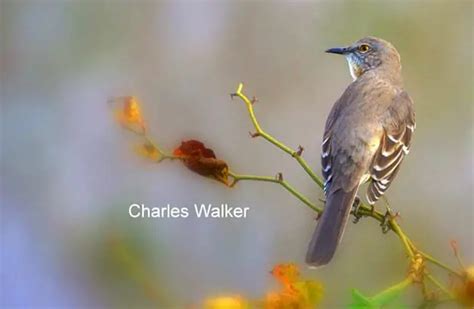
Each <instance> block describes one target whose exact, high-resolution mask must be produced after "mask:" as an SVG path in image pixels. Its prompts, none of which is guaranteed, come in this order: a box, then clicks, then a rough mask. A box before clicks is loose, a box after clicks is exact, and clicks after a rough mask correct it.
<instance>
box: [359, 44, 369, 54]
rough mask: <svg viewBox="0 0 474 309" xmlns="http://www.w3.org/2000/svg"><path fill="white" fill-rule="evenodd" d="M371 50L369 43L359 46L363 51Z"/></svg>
mask: <svg viewBox="0 0 474 309" xmlns="http://www.w3.org/2000/svg"><path fill="white" fill-rule="evenodd" d="M369 50H370V46H369V45H367V44H362V45H361V46H359V51H360V52H361V53H366V52H368V51H369Z"/></svg>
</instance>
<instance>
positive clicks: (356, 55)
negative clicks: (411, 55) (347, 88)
mask: <svg viewBox="0 0 474 309" xmlns="http://www.w3.org/2000/svg"><path fill="white" fill-rule="evenodd" d="M326 52H327V53H332V54H340V55H344V56H345V57H346V59H347V62H348V64H349V70H350V72H351V76H352V78H353V79H354V80H356V79H357V78H358V77H359V76H361V75H362V74H364V73H365V72H368V71H370V70H374V69H378V68H384V69H385V70H384V71H387V73H399V72H400V70H401V64H400V55H399V54H398V52H397V50H396V49H395V47H393V45H392V44H390V43H389V42H387V41H385V40H382V39H379V38H375V37H365V38H363V39H360V40H358V41H357V42H355V43H353V44H352V45H350V46H347V47H335V48H330V49H328V50H326Z"/></svg>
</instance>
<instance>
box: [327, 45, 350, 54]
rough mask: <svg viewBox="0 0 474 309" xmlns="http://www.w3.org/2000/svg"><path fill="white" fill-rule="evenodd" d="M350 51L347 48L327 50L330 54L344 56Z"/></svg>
mask: <svg viewBox="0 0 474 309" xmlns="http://www.w3.org/2000/svg"><path fill="white" fill-rule="evenodd" d="M348 51H349V48H347V47H334V48H330V49H328V50H326V52H327V53H330V54H338V55H344V54H346V53H347V52H348Z"/></svg>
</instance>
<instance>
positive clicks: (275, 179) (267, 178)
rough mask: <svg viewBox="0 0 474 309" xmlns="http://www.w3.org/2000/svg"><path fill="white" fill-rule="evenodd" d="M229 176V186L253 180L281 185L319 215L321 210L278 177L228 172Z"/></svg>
mask: <svg viewBox="0 0 474 309" xmlns="http://www.w3.org/2000/svg"><path fill="white" fill-rule="evenodd" d="M229 176H231V177H232V178H233V179H234V181H233V183H232V184H231V186H235V185H236V184H237V182H239V181H241V180H253V181H264V182H272V183H276V184H279V185H281V186H282V187H284V188H285V189H286V190H288V191H289V192H290V193H291V194H292V195H294V196H295V197H296V198H298V199H299V200H300V201H302V202H303V203H304V204H305V205H306V206H308V207H309V208H311V209H312V210H314V211H316V212H317V213H321V212H322V209H321V208H319V207H318V206H316V205H315V204H313V203H312V202H311V201H310V200H309V199H308V198H307V197H306V196H304V195H303V194H301V193H300V192H298V191H297V190H296V189H295V188H294V187H293V186H292V185H290V184H289V183H288V182H287V181H286V180H284V179H283V178H278V177H270V176H256V175H240V174H236V173H234V172H232V171H229Z"/></svg>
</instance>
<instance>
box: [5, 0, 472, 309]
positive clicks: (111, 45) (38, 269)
mask: <svg viewBox="0 0 474 309" xmlns="http://www.w3.org/2000/svg"><path fill="white" fill-rule="evenodd" d="M0 8H1V10H0V12H1V13H0V14H1V26H0V34H1V39H0V48H1V58H0V66H1V68H0V79H1V197H0V199H1V238H0V239H1V253H0V255H1V272H0V276H1V277H0V279H1V296H0V299H1V304H2V305H4V306H6V307H12V306H15V305H20V306H26V307H35V306H38V307H39V306H47V307H73V306H80V307H92V306H99V307H102V306H144V307H145V306H156V305H158V306H160V307H176V306H178V307H179V306H185V305H193V304H194V305H195V304H199V303H201V302H202V300H203V299H206V298H208V297H211V296H216V295H225V294H239V295H243V296H245V297H251V298H257V297H261V296H262V295H264V293H265V292H267V291H268V290H270V289H271V288H274V287H275V285H274V282H273V279H272V278H271V276H270V275H269V274H268V271H269V270H270V269H271V268H272V267H273V265H275V264H277V263H281V262H286V261H292V262H295V263H298V264H299V265H303V261H304V254H305V250H306V246H307V243H308V241H309V238H310V236H311V233H312V231H313V228H314V225H315V223H314V221H313V218H314V213H312V212H311V211H310V210H308V209H307V208H305V207H304V206H302V205H301V204H300V203H299V202H298V201H297V200H296V199H294V198H293V197H292V196H291V195H289V194H288V193H287V192H285V191H284V190H283V189H282V188H280V187H278V186H276V185H273V184H265V183H250V182H242V183H240V184H239V185H238V186H237V187H236V188H233V189H228V188H226V187H224V186H223V185H222V184H220V183H218V182H215V181H212V180H208V179H205V178H202V177H200V176H199V175H196V174H193V173H191V172H189V171H188V170H186V169H185V168H184V167H182V166H181V165H180V164H178V163H174V162H163V163H162V164H159V165H156V164H153V163H150V162H147V161H146V160H143V159H142V158H140V157H138V156H137V155H136V154H135V153H134V152H133V150H132V148H133V147H132V145H134V142H136V140H135V139H134V138H133V137H132V136H130V134H128V133H127V132H125V131H123V130H121V129H120V128H119V126H118V125H117V123H116V122H115V121H114V119H113V117H112V114H111V111H110V107H109V106H108V105H107V104H106V102H107V99H108V98H110V97H112V96H120V95H135V96H137V97H138V98H139V99H140V100H141V102H142V108H143V111H144V114H145V118H146V119H147V121H148V123H149V125H150V128H151V130H152V134H153V136H154V137H155V138H156V140H158V141H159V143H160V144H161V145H163V147H165V148H168V149H172V148H173V147H175V146H177V145H178V144H179V142H180V141H181V140H183V139H188V138H197V139H200V140H202V141H204V142H205V143H206V144H208V145H209V146H211V147H212V148H213V149H214V150H215V151H216V153H217V155H218V156H219V157H221V158H223V159H225V160H226V161H227V162H228V163H229V165H230V166H231V168H232V169H233V170H235V171H237V172H240V173H254V174H259V175H274V174H276V173H277V172H283V173H284V175H285V178H286V179H287V180H289V181H291V182H292V183H293V184H294V185H295V186H297V187H298V188H299V189H300V190H301V191H302V192H304V193H305V194H306V195H307V196H309V197H310V198H311V199H312V200H314V201H316V202H317V203H320V202H318V199H319V198H322V193H321V190H320V189H318V188H317V187H316V186H315V185H314V184H313V183H312V182H311V180H310V179H309V178H308V177H307V175H305V174H304V172H303V171H302V170H301V169H300V168H299V166H298V165H297V164H296V162H294V161H293V160H292V159H291V158H290V157H288V156H287V155H285V154H284V153H283V152H281V151H279V150H277V149H275V148H274V147H273V146H272V145H269V144H268V143H265V142H264V141H263V140H260V139H251V138H249V136H248V133H247V132H248V131H249V130H252V127H251V123H250V121H249V119H248V116H247V114H246V110H245V107H244V106H243V104H241V103H240V102H238V101H236V100H234V101H230V98H229V93H231V92H233V91H235V89H236V86H237V84H238V83H239V82H240V81H243V82H244V83H245V84H246V93H248V94H249V96H252V95H256V96H258V98H259V100H260V101H259V102H258V104H257V105H256V106H255V109H256V113H257V117H258V118H259V120H260V122H261V124H262V126H263V127H264V128H265V129H266V130H267V131H268V132H270V133H271V134H273V135H274V136H276V137H278V138H280V139H281V140H282V141H284V142H286V143H287V144H288V145H290V146H292V147H296V146H297V145H299V144H301V145H303V146H304V147H305V152H304V156H305V158H306V159H307V160H308V161H309V163H310V164H311V166H313V167H314V168H315V169H317V170H319V144H320V142H321V136H322V132H323V126H324V121H325V118H326V116H327V114H328V112H329V109H330V107H331V106H332V104H333V102H334V101H335V100H336V99H337V98H338V96H339V95H340V94H341V93H342V91H343V90H344V88H345V87H346V86H347V85H348V84H349V82H350V81H351V79H350V76H349V73H348V69H347V64H346V63H345V60H344V59H342V58H341V57H337V56H334V55H328V54H325V53H324V52H323V51H324V50H325V49H326V48H328V47H334V46H339V45H344V44H349V43H350V42H352V41H355V40H357V39H359V38H360V37H363V36H366V35H375V36H379V37H382V38H384V39H386V40H389V41H391V42H393V44H394V45H395V46H396V47H397V48H398V50H399V52H400V54H401V56H402V63H403V74H404V79H405V83H406V88H407V90H408V91H409V93H410V94H411V96H412V97H413V99H414V101H415V104H416V112H417V131H416V135H415V140H414V145H413V148H412V152H411V153H410V156H409V157H408V159H407V160H405V162H404V166H403V169H402V171H401V173H400V174H399V177H398V179H397V181H396V182H395V183H394V185H393V186H392V187H391V189H390V191H389V193H388V199H389V201H390V203H391V205H392V207H393V208H395V209H396V210H398V211H401V213H402V218H401V220H400V222H401V224H402V225H403V227H404V228H405V229H406V231H407V233H408V234H409V235H410V236H411V237H412V238H413V239H414V240H415V242H416V243H417V244H419V245H420V247H422V248H424V249H425V250H426V251H428V252H430V253H432V254H433V255H434V256H436V257H439V258H440V259H441V260H443V261H446V262H449V263H450V264H452V265H455V260H454V258H453V255H452V252H451V250H450V247H449V241H450V240H452V239H455V240H457V241H458V242H459V244H460V247H461V248H462V255H463V256H464V259H465V260H466V262H470V263H472V262H473V259H474V252H473V245H472V244H473V221H474V215H473V192H472V188H473V133H474V130H473V109H472V104H473V89H472V85H473V52H472V51H473V4H472V2H471V1H380V2H379V1H348V2H283V1H282V2H273V3H268V2H264V1H261V2H259V1H233V2H230V1H228V2H224V1H223V2H197V1H183V2H174V1H173V2H145V1H137V2H132V1H130V2H119V1H54V2H53V1H22V0H21V1H8V0H2V1H1V4H0ZM132 202H139V203H145V204H146V205H147V206H164V205H166V204H167V203H170V204H172V205H174V206H192V205H193V204H194V203H196V202H197V203H200V202H205V203H213V204H219V203H222V202H225V203H228V204H229V205H234V206H248V207H251V213H250V216H249V218H247V219H240V220H231V219H222V220H212V219H207V220H206V219H193V218H188V219H168V220H167V219H131V218H129V217H128V206H129V204H130V203H132ZM379 207H383V204H382V203H381V204H380V205H379ZM405 271H406V262H405V259H404V253H403V249H402V246H401V244H400V243H399V241H398V240H397V238H396V237H395V236H394V235H393V234H386V235H384V234H382V233H381V232H380V227H379V226H378V225H377V224H376V223H375V222H374V221H372V220H362V221H361V222H360V223H359V224H357V225H353V224H350V225H349V227H348V228H347V230H346V234H345V238H344V240H343V243H342V246H341V247H340V250H339V251H338V253H337V256H336V258H335V260H334V262H333V263H332V264H331V265H330V266H327V267H325V268H323V269H320V270H317V271H312V270H308V269H306V268H304V267H303V272H304V275H305V276H307V277H309V278H313V279H315V280H319V281H321V282H322V283H323V284H324V286H325V290H326V292H325V298H324V302H323V307H326V308H337V307H341V306H343V305H344V304H347V303H348V302H350V289H351V288H358V289H360V290H361V291H363V292H364V293H365V294H368V295H370V294H374V293H376V292H377V291H379V290H381V289H383V288H385V287H386V286H388V285H390V284H393V283H395V282H397V281H399V280H400V279H401V277H402V276H403V274H404V273H405ZM418 295H419V293H418V291H417V290H413V291H412V292H409V293H408V295H407V296H406V299H405V302H406V303H408V304H416V303H417V302H418V300H419V296H418Z"/></svg>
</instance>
